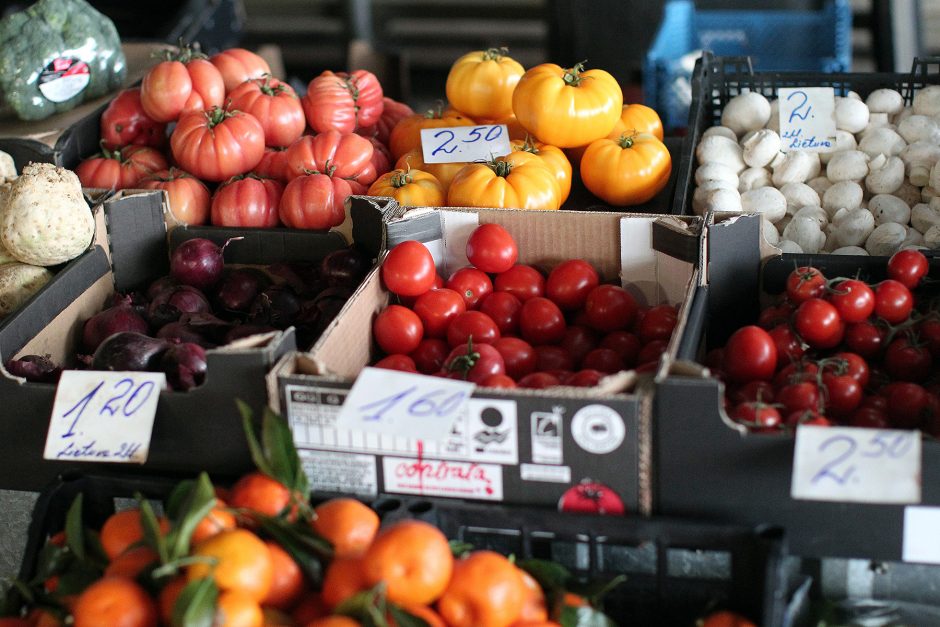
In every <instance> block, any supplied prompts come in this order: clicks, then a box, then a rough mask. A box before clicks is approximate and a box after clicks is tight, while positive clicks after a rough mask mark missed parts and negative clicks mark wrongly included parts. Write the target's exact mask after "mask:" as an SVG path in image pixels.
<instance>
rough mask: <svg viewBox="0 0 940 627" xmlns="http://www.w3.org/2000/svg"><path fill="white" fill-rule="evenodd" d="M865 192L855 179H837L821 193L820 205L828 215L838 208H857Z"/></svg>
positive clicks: (831, 214) (833, 213)
mask: <svg viewBox="0 0 940 627" xmlns="http://www.w3.org/2000/svg"><path fill="white" fill-rule="evenodd" d="M864 195H865V192H864V191H863V190H862V186H861V185H859V184H858V183H856V182H855V181H839V182H838V183H834V184H833V185H832V187H830V188H829V189H827V190H826V191H825V193H824V194H823V198H822V206H823V209H825V210H826V213H828V214H829V215H830V216H833V215H835V213H836V211H838V210H839V209H843V208H844V209H857V208H859V207H861V206H862V198H863V196H864Z"/></svg>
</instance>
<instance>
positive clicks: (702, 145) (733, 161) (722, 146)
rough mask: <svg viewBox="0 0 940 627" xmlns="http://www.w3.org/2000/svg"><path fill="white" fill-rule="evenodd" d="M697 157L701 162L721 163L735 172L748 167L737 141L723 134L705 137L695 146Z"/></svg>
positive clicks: (703, 163) (702, 163)
mask: <svg viewBox="0 0 940 627" xmlns="http://www.w3.org/2000/svg"><path fill="white" fill-rule="evenodd" d="M695 158H696V159H698V162H699V164H701V165H705V164H706V163H720V164H722V165H725V166H728V167H729V168H731V169H732V170H734V172H735V174H737V173H738V172H740V171H741V170H743V169H744V168H746V167H747V165H746V164H745V163H744V156H743V154H742V152H741V147H740V146H738V143H737V141H735V140H732V139H728V138H727V137H724V136H723V135H709V136H708V137H703V138H702V141H700V142H699V143H698V146H697V147H696V148H695Z"/></svg>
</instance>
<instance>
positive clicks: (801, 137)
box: [777, 87, 836, 152]
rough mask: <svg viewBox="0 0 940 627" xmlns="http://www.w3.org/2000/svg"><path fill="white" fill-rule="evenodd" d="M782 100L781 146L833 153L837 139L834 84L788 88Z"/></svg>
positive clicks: (790, 148)
mask: <svg viewBox="0 0 940 627" xmlns="http://www.w3.org/2000/svg"><path fill="white" fill-rule="evenodd" d="M777 96H778V98H779V100H780V140H781V141H780V149H781V150H783V152H787V151H789V150H808V151H809V152H831V151H832V150H833V147H834V146H835V142H836V116H835V108H836V101H835V92H834V91H833V89H832V87H785V88H781V89H780V90H779V91H778V92H777Z"/></svg>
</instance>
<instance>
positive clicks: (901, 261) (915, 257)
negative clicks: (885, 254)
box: [888, 248, 930, 290]
mask: <svg viewBox="0 0 940 627" xmlns="http://www.w3.org/2000/svg"><path fill="white" fill-rule="evenodd" d="M929 270H930V262H929V261H927V257H925V256H924V253H922V252H920V251H919V250H913V249H910V248H909V249H907V250H899V251H898V252H896V253H894V254H893V255H891V258H890V259H888V278H890V279H894V280H895V281H897V282H898V283H900V284H901V285H903V286H904V287H906V288H907V289H909V290H912V289H914V288H915V287H917V286H918V285H920V282H921V281H922V280H923V279H924V277H925V276H927V272H928V271H929Z"/></svg>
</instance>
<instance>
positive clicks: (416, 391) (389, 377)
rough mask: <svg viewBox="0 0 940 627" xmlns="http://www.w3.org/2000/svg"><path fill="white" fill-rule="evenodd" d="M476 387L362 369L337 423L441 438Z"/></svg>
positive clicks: (388, 371) (445, 380)
mask: <svg viewBox="0 0 940 627" xmlns="http://www.w3.org/2000/svg"><path fill="white" fill-rule="evenodd" d="M475 388H476V385H475V384H473V383H471V382H469V381H458V380H456V379H444V378H441V377H429V376H426V375H423V374H412V373H410V372H400V371H397V370H387V369H385V368H363V370H362V372H361V373H360V374H359V378H357V379H356V382H355V383H354V384H353V386H352V389H351V390H349V395H348V396H347V397H346V402H345V403H343V407H342V409H340V412H339V416H337V418H336V428H337V429H358V430H362V431H372V432H375V433H387V434H390V435H401V436H405V437H409V438H420V439H422V440H443V439H444V438H446V437H447V435H448V434H449V433H450V431H451V429H452V428H453V426H454V422H455V421H456V420H457V418H459V417H460V416H461V415H462V414H463V413H464V412H466V411H467V401H468V400H469V399H470V396H471V395H472V394H473V390H474V389H475Z"/></svg>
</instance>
